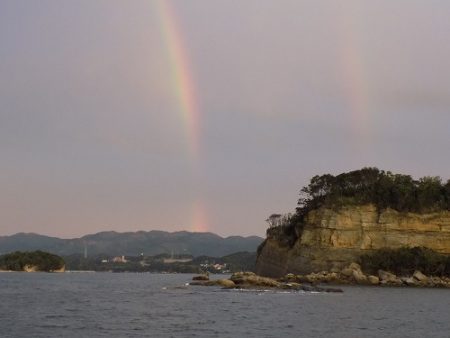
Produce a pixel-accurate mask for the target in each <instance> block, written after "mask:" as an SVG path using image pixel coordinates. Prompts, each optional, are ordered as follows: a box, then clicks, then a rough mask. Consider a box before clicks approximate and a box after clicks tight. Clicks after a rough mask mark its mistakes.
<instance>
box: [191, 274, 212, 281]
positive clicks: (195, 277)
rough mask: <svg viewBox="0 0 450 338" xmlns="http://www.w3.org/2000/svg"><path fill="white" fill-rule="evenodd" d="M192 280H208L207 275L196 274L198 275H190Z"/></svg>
mask: <svg viewBox="0 0 450 338" xmlns="http://www.w3.org/2000/svg"><path fill="white" fill-rule="evenodd" d="M192 280H209V276H208V275H198V276H194V277H192Z"/></svg>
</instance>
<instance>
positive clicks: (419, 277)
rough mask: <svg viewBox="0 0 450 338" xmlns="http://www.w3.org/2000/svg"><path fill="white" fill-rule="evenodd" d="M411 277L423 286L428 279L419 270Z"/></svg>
mask: <svg viewBox="0 0 450 338" xmlns="http://www.w3.org/2000/svg"><path fill="white" fill-rule="evenodd" d="M413 277H414V278H415V279H417V280H418V281H419V282H421V283H423V284H426V283H428V277H427V276H425V275H424V274H423V273H422V272H421V271H419V270H416V271H414V274H413Z"/></svg>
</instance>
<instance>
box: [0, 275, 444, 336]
mask: <svg viewBox="0 0 450 338" xmlns="http://www.w3.org/2000/svg"><path fill="white" fill-rule="evenodd" d="M191 278H192V275H186V274H177V275H176V274H175V275H167V274H166V275H164V274H150V273H143V274H138V273H123V274H119V273H117V274H115V273H64V274H46V273H29V274H27V273H0V336H1V337H74V338H75V337H294V336H297V337H346V338H351V337H355V338H360V337H380V336H386V337H449V336H450V320H449V319H450V317H449V312H448V311H449V309H450V290H448V289H447V290H444V289H413V288H379V287H345V288H344V293H339V294H338V293H305V292H291V293H289V292H271V291H270V292H264V291H260V292H253V291H239V290H231V291H230V290H222V289H219V288H215V287H211V288H209V287H208V288H206V287H192V286H191V287H185V286H184V285H185V283H186V282H188V281H189V280H190V279H191Z"/></svg>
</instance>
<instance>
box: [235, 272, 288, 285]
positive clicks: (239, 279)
mask: <svg viewBox="0 0 450 338" xmlns="http://www.w3.org/2000/svg"><path fill="white" fill-rule="evenodd" d="M230 280H232V281H233V282H234V283H235V284H236V285H239V286H263V287H279V286H280V285H281V283H280V282H278V281H276V280H275V279H272V278H268V277H261V276H257V275H256V274H255V273H253V272H237V273H234V274H233V275H232V276H231V277H230Z"/></svg>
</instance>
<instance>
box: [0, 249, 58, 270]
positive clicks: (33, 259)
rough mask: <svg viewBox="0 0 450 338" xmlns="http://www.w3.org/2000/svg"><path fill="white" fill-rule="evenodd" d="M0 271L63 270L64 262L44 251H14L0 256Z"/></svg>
mask: <svg viewBox="0 0 450 338" xmlns="http://www.w3.org/2000/svg"><path fill="white" fill-rule="evenodd" d="M0 271H20V272H64V271H65V262H64V259H62V258H61V257H59V256H57V255H54V254H51V253H48V252H44V251H32V252H22V251H16V252H12V253H9V254H5V255H2V256H0Z"/></svg>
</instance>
